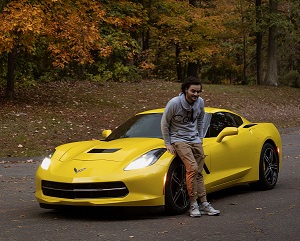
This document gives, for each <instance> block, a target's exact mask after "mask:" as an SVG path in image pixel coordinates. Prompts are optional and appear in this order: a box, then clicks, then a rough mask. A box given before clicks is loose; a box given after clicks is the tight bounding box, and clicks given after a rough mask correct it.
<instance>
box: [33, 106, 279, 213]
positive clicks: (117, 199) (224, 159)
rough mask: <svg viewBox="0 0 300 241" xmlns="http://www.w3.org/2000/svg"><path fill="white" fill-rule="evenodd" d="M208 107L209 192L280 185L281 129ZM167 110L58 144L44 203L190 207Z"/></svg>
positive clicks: (42, 169) (45, 166)
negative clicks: (169, 140)
mask: <svg viewBox="0 0 300 241" xmlns="http://www.w3.org/2000/svg"><path fill="white" fill-rule="evenodd" d="M205 111H206V113H205V127H204V133H206V135H205V138H204V141H203V147H204V151H205V154H206V158H205V168H204V171H203V175H204V180H205V184H206V188H207V192H208V193H210V192H214V191H217V190H220V189H224V188H228V187H231V186H233V185H238V184H242V183H250V184H251V185H253V186H256V187H258V188H260V189H272V188H274V186H275V185H276V182H277V179H278V173H279V170H280V166H281V161H282V154H281V153H282V144H281V138H280V134H279V132H278V130H277V129H276V127H275V126H274V125H273V124H272V123H250V122H249V121H247V120H246V119H244V118H243V117H241V116H239V115H237V114H235V113H233V112H231V111H228V110H225V109H217V108H206V109H205ZM162 113H163V109H157V110H151V111H146V112H143V113H139V114H137V115H135V116H134V117H132V118H131V119H129V120H128V121H126V122H125V123H124V124H122V125H120V126H119V127H118V128H117V129H116V130H114V131H113V132H111V131H110V130H105V131H103V133H102V135H103V138H104V139H103V140H91V141H82V142H75V143H69V144H65V145H61V146H59V147H57V148H56V150H55V152H54V153H53V155H52V156H50V157H46V158H45V159H44V160H43V162H42V163H41V165H40V166H39V168H38V170H37V172H36V194H35V195H36V198H37V201H38V202H39V203H40V206H41V207H42V208H53V209H56V208H58V207H61V206H65V205H67V206H164V207H165V210H166V211H167V212H169V213H173V214H179V213H183V212H186V210H187V209H188V208H189V199H188V195H187V190H186V185H185V168H184V165H183V163H182V162H181V160H180V159H179V158H178V157H177V156H173V155H171V154H170V153H168V152H167V151H166V147H165V145H164V142H163V139H162V134H161V129H160V120H161V116H162Z"/></svg>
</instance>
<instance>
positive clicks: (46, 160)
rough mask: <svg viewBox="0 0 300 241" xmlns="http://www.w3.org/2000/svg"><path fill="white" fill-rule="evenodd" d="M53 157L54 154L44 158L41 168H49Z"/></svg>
mask: <svg viewBox="0 0 300 241" xmlns="http://www.w3.org/2000/svg"><path fill="white" fill-rule="evenodd" d="M51 157H52V155H49V156H47V157H45V158H44V160H43V161H42V164H41V168H42V169H44V170H46V171H47V170H48V168H49V166H50V164H51Z"/></svg>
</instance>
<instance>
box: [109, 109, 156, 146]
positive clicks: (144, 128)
mask: <svg viewBox="0 0 300 241" xmlns="http://www.w3.org/2000/svg"><path fill="white" fill-rule="evenodd" d="M161 117H162V114H147V115H136V116H134V117H132V118H130V119H129V120H127V121H126V122H124V123H123V124H122V125H120V126H119V127H118V128H117V129H115V130H114V131H113V132H112V133H111V134H110V135H109V136H108V137H107V138H106V139H105V140H106V141H111V140H116V139H120V138H128V137H146V138H162V134H161V128H160V121H161Z"/></svg>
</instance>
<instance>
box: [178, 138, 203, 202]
mask: <svg viewBox="0 0 300 241" xmlns="http://www.w3.org/2000/svg"><path fill="white" fill-rule="evenodd" d="M173 147H174V148H175V150H176V152H177V154H178V156H179V157H180V158H181V160H182V161H183V163H184V165H185V169H186V185H187V190H188V194H189V197H190V201H191V203H193V202H194V201H195V200H197V199H198V198H199V199H200V202H201V203H202V202H206V201H207V198H206V189H205V185H204V180H203V176H202V170H203V165H204V157H205V155H204V151H203V147H202V143H187V142H175V143H174V144H173Z"/></svg>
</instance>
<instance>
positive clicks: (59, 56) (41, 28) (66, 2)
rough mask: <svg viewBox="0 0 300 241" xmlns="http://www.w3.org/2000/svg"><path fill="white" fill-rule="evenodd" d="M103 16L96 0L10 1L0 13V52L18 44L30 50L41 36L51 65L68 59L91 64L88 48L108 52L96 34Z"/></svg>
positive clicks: (108, 49)
mask: <svg viewBox="0 0 300 241" xmlns="http://www.w3.org/2000/svg"><path fill="white" fill-rule="evenodd" d="M104 15H105V11H104V10H103V9H102V8H101V5H100V4H99V2H96V1H85V0H76V1H72V0H44V1H42V3H41V2H40V1H22V0H19V1H13V2H11V3H9V4H8V5H7V6H6V7H5V9H4V11H3V13H1V14H0V21H1V23H2V24H1V25H0V53H1V52H10V51H11V50H12V48H13V47H14V46H20V45H21V46H24V47H26V49H27V50H29V51H33V50H34V45H35V44H36V43H37V41H40V40H41V39H43V41H44V42H46V43H48V49H49V52H50V55H51V56H52V57H53V59H54V63H53V64H54V65H55V66H59V67H64V66H65V64H67V63H68V62H70V61H71V60H75V61H78V62H80V63H82V64H83V63H87V62H89V63H91V62H92V61H93V59H92V56H91V53H90V50H98V51H99V54H100V55H102V56H108V55H109V54H110V52H111V48H110V47H109V46H107V44H106V43H105V41H104V39H103V38H101V36H100V34H99V25H98V23H99V21H100V20H102V19H103V16H104Z"/></svg>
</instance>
